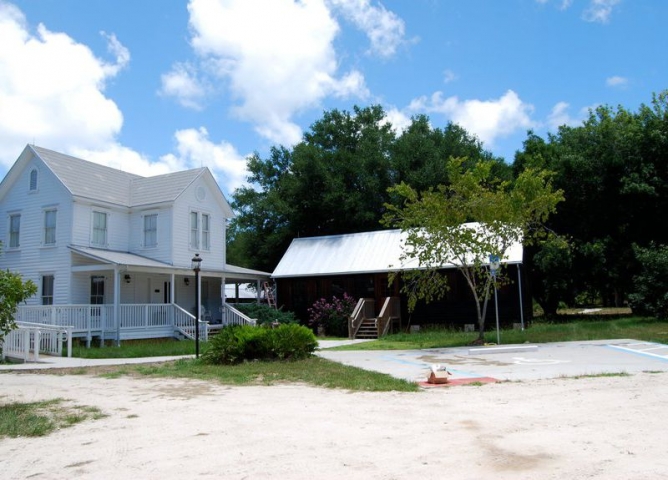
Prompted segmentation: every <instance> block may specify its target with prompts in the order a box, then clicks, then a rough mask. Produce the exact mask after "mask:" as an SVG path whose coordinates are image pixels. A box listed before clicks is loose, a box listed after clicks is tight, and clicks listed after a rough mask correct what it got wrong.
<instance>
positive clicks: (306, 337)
mask: <svg viewBox="0 0 668 480" xmlns="http://www.w3.org/2000/svg"><path fill="white" fill-rule="evenodd" d="M267 340H268V341H267V344H268V345H270V348H271V353H272V358H276V359H278V360H302V359H304V358H308V357H310V356H311V354H313V352H314V351H315V349H316V347H317V346H318V341H317V340H316V338H315V336H314V335H313V332H312V331H311V330H310V329H308V328H306V327H304V326H301V325H295V324H289V325H281V326H280V327H278V328H272V329H271V330H267Z"/></svg>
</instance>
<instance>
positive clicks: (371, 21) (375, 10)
mask: <svg viewBox="0 0 668 480" xmlns="http://www.w3.org/2000/svg"><path fill="white" fill-rule="evenodd" d="M328 1H329V3H330V4H332V5H333V6H334V7H336V8H338V9H340V11H341V12H342V13H343V15H344V16H345V17H346V18H347V19H349V20H350V21H352V22H353V23H354V24H355V25H356V26H357V27H358V28H360V29H361V30H362V31H363V32H364V33H365V34H366V35H367V37H368V38H369V40H370V41H371V49H370V53H372V54H378V55H380V56H381V57H391V56H392V55H394V54H395V53H396V51H397V48H398V47H399V46H400V45H401V44H402V43H404V41H405V40H404V35H405V26H404V21H403V20H402V19H401V18H399V17H398V16H397V15H396V14H395V13H393V12H390V11H389V10H387V9H386V8H385V7H384V6H383V5H380V4H379V5H378V6H376V7H374V6H372V5H371V4H370V2H369V0H328Z"/></svg>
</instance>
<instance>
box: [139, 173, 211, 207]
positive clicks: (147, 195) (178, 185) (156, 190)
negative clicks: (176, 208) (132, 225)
mask: <svg viewBox="0 0 668 480" xmlns="http://www.w3.org/2000/svg"><path fill="white" fill-rule="evenodd" d="M205 171H206V169H205V168H195V169H193V170H184V171H182V172H174V173H166V174H164V175H156V176H155V177H147V178H143V177H142V178H136V179H134V180H132V188H131V205H132V206H138V205H148V204H151V203H162V202H173V201H174V200H176V198H177V197H178V196H179V195H180V194H181V193H182V192H183V191H184V190H185V189H186V188H187V187H188V186H189V185H190V184H191V183H193V182H194V181H195V179H196V178H198V177H199V176H200V175H202V174H203V173H204V172H205Z"/></svg>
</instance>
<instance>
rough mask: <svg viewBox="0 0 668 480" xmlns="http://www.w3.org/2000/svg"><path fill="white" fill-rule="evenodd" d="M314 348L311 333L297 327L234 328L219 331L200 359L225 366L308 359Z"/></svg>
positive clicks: (306, 329)
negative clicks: (259, 361) (245, 362)
mask: <svg viewBox="0 0 668 480" xmlns="http://www.w3.org/2000/svg"><path fill="white" fill-rule="evenodd" d="M317 346H318V342H317V341H316V339H315V336H314V335H313V332H311V330H309V329H308V328H306V327H303V326H300V325H295V324H285V325H280V326H279V327H277V328H267V327H253V326H250V325H233V326H229V327H225V328H223V329H221V331H220V333H218V335H216V336H215V337H213V338H212V339H211V340H210V341H209V346H208V348H207V350H206V351H205V352H204V353H203V354H202V360H203V361H204V362H205V363H210V364H225V365H232V364H236V363H241V362H243V361H248V360H299V359H303V358H307V357H309V356H310V355H311V354H312V353H313V352H314V351H315V349H316V347H317Z"/></svg>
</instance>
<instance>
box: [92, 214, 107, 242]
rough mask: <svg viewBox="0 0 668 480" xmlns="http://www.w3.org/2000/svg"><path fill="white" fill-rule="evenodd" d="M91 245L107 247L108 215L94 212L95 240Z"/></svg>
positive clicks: (93, 239)
mask: <svg viewBox="0 0 668 480" xmlns="http://www.w3.org/2000/svg"><path fill="white" fill-rule="evenodd" d="M91 243H92V244H93V245H97V246H99V247H105V246H106V245H107V214H106V213H104V212H93V238H92V241H91Z"/></svg>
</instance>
